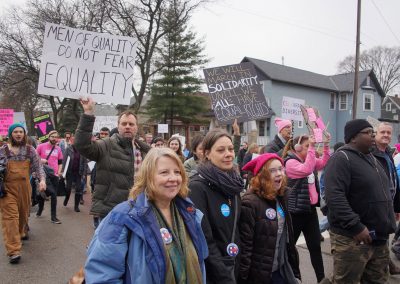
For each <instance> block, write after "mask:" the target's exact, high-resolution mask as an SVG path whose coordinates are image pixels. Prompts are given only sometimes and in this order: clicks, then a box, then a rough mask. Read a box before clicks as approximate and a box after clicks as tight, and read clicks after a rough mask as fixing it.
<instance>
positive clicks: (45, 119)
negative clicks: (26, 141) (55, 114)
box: [33, 113, 54, 143]
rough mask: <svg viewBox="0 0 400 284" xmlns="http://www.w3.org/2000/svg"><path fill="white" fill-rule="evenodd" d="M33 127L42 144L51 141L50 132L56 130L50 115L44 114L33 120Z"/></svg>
mask: <svg viewBox="0 0 400 284" xmlns="http://www.w3.org/2000/svg"><path fill="white" fill-rule="evenodd" d="M33 125H34V127H35V130H36V135H37V137H38V140H39V141H40V142H42V143H43V142H47V140H48V139H49V132H50V131H52V130H54V126H53V123H52V122H51V119H50V114H48V113H47V114H44V115H41V116H38V117H35V118H34V119H33Z"/></svg>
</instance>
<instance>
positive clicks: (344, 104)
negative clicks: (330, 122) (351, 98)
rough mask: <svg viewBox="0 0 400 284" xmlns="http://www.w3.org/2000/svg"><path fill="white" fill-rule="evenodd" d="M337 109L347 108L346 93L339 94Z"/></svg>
mask: <svg viewBox="0 0 400 284" xmlns="http://www.w3.org/2000/svg"><path fill="white" fill-rule="evenodd" d="M339 110H347V94H340V95H339Z"/></svg>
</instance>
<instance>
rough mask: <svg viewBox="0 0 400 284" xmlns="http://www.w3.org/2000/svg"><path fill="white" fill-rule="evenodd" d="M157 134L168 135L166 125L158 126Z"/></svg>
mask: <svg viewBox="0 0 400 284" xmlns="http://www.w3.org/2000/svg"><path fill="white" fill-rule="evenodd" d="M157 133H168V124H158V125H157Z"/></svg>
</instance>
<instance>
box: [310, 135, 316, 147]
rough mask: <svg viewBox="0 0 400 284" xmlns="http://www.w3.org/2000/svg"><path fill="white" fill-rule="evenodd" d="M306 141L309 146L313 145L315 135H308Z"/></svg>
mask: <svg viewBox="0 0 400 284" xmlns="http://www.w3.org/2000/svg"><path fill="white" fill-rule="evenodd" d="M308 143H309V144H310V146H313V147H314V146H315V143H316V142H315V137H314V135H310V137H309V138H308Z"/></svg>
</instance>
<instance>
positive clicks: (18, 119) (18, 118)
mask: <svg viewBox="0 0 400 284" xmlns="http://www.w3.org/2000/svg"><path fill="white" fill-rule="evenodd" d="M14 123H21V124H22V125H24V126H25V130H26V132H27V133H28V128H27V127H26V120H25V113H24V112H14Z"/></svg>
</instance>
